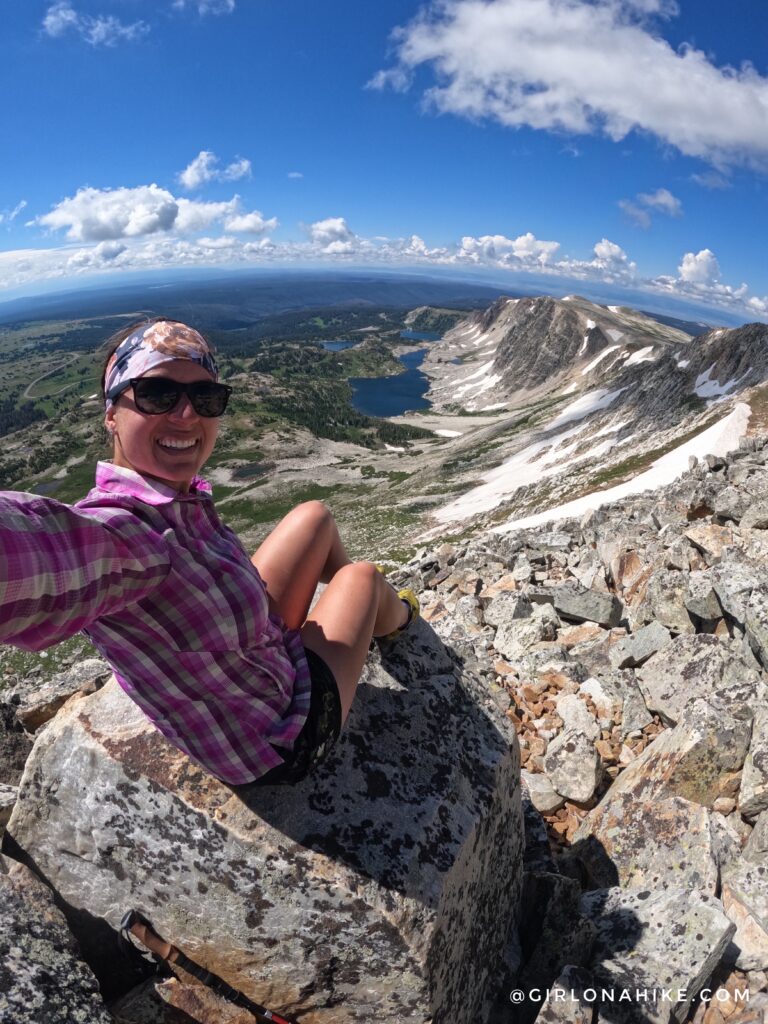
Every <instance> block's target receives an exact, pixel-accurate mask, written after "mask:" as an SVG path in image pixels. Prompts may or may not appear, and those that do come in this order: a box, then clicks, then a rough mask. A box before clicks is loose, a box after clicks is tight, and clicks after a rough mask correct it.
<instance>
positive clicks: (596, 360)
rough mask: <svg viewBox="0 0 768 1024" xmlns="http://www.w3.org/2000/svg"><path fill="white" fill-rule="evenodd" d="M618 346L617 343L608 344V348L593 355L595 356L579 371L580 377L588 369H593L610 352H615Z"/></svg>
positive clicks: (587, 371)
mask: <svg viewBox="0 0 768 1024" xmlns="http://www.w3.org/2000/svg"><path fill="white" fill-rule="evenodd" d="M585 340H586V339H585ZM618 347H619V346H618V345H609V346H608V348H604V349H603V351H602V352H601V353H600V354H599V355H597V356H595V358H594V359H593V360H592V362H591V363H590V364H589V366H585V367H584V369H583V370H582V371H581V375H582V377H583V376H584V374H585V373H589V371H590V370H594V368H595V367H596V366H597V364H598V363H601V362H602V361H603V359H605V357H606V356H608V355H610V354H611V352H615V351H616V349H617V348H618Z"/></svg>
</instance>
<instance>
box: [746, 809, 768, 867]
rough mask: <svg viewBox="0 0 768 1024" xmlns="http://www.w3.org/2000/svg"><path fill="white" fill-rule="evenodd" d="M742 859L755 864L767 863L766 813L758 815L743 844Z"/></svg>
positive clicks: (767, 832)
mask: <svg viewBox="0 0 768 1024" xmlns="http://www.w3.org/2000/svg"><path fill="white" fill-rule="evenodd" d="M744 857H745V858H746V859H747V860H751V861H755V862H756V863H758V864H759V863H763V864H766V863H768V811H763V812H762V814H760V815H759V817H758V819H757V821H756V822H755V826H754V828H753V829H752V832H751V833H750V835H749V838H748V839H747V842H746V843H745V844H744Z"/></svg>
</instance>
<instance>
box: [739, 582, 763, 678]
mask: <svg viewBox="0 0 768 1024" xmlns="http://www.w3.org/2000/svg"><path fill="white" fill-rule="evenodd" d="M744 632H745V633H746V637H747V640H748V641H749V646H750V647H751V648H752V650H753V652H754V654H755V657H756V658H757V660H758V661H759V662H760V664H761V665H762V667H763V668H764V669H765V670H766V671H768V584H766V583H761V584H760V586H759V587H755V589H754V590H753V591H752V593H751V594H750V595H749V599H748V601H747V608H746V617H745V619H744Z"/></svg>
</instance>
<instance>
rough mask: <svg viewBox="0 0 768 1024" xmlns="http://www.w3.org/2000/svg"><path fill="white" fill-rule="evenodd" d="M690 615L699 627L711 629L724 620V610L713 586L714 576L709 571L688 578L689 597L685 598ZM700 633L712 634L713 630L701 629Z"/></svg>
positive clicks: (696, 573)
mask: <svg viewBox="0 0 768 1024" xmlns="http://www.w3.org/2000/svg"><path fill="white" fill-rule="evenodd" d="M685 607H686V609H687V610H688V614H689V615H691V616H692V617H693V619H694V621H696V620H698V625H699V626H700V627H701V626H707V627H710V626H711V624H712V623H715V622H716V621H717V620H718V619H720V618H722V615H723V609H722V608H721V607H720V602H719V601H718V599H717V594H716V593H715V588H714V587H713V586H712V576H711V573H710V571H709V570H708V569H705V570H704V571H703V572H692V573H691V574H690V576H689V577H688V595H687V596H686V598H685ZM698 632H708V633H709V632H712V630H711V628H706V629H704V628H699V630H698Z"/></svg>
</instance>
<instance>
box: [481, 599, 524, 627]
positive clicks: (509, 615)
mask: <svg viewBox="0 0 768 1024" xmlns="http://www.w3.org/2000/svg"><path fill="white" fill-rule="evenodd" d="M532 614H533V605H532V604H531V602H530V601H529V600H528V598H527V597H526V595H525V594H521V593H519V592H516V593H506V594H500V595H499V596H498V597H494V598H493V599H492V600H491V601H489V602H488V604H487V605H486V607H485V612H484V618H485V622H486V624H487V625H489V626H496V628H497V629H498V628H500V627H501V626H508V625H510V623H512V622H516V621H518V620H520V619H527V618H530V616H531V615H532Z"/></svg>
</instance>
